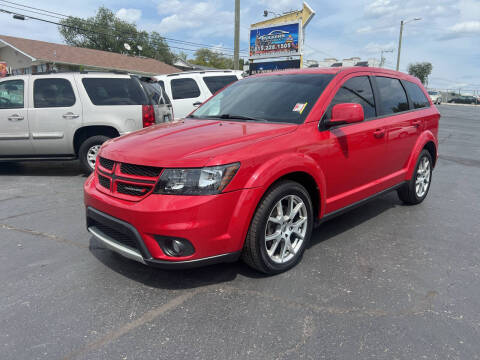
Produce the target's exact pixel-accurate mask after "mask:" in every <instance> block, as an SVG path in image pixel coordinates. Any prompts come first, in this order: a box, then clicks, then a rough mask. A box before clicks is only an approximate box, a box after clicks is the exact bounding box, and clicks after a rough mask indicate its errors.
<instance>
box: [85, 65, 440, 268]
mask: <svg viewBox="0 0 480 360" xmlns="http://www.w3.org/2000/svg"><path fill="white" fill-rule="evenodd" d="M439 118H440V114H439V112H438V111H437V109H436V107H435V106H433V105H432V103H431V101H430V99H429V97H428V95H427V93H426V91H425V89H424V88H423V86H422V84H421V83H420V82H419V81H418V79H416V78H414V77H411V76H408V75H405V74H402V73H399V72H394V71H388V70H385V69H375V68H362V67H354V68H327V69H305V70H294V71H285V72H278V73H270V74H262V75H258V76H252V77H249V78H247V79H244V80H240V81H238V82H236V83H234V84H232V85H230V86H228V87H227V88H225V89H224V90H223V91H221V92H219V93H217V94H216V95H215V96H213V97H212V98H210V99H209V100H208V101H207V102H205V103H204V104H203V105H202V106H201V107H199V108H198V109H197V110H196V111H194V112H193V113H192V114H191V115H189V116H188V117H187V118H186V119H184V120H182V121H178V122H174V123H166V124H161V125H154V126H152V127H150V128H146V129H143V130H140V131H137V132H135V133H132V134H129V135H126V136H122V137H120V138H116V139H112V140H109V141H108V142H107V143H105V144H104V145H103V146H102V148H101V150H100V153H99V161H97V165H96V170H95V172H94V174H92V175H91V176H90V177H89V178H88V180H87V181H86V183H85V204H86V207H87V227H88V230H89V231H90V233H92V234H93V235H94V237H95V238H97V239H98V240H99V241H100V242H101V243H103V244H104V245H105V246H106V247H108V248H110V249H112V250H113V251H116V252H118V253H120V254H122V255H124V256H126V257H129V258H131V259H134V260H137V261H139V262H142V263H144V264H148V265H156V266H160V267H165V268H167V267H168V268H183V267H191V266H197V265H200V264H208V263H216V262H226V261H235V260H237V259H238V258H239V257H242V258H243V260H244V261H245V262H246V263H247V264H248V265H250V266H252V267H253V268H255V269H257V270H259V271H262V272H265V273H270V274H272V273H278V272H281V271H285V270H287V269H289V268H291V267H292V266H294V265H295V264H296V263H298V261H299V260H300V259H301V257H302V254H303V252H304V250H305V248H306V247H307V246H308V242H309V241H310V238H311V235H312V229H313V227H314V226H315V225H318V224H320V223H321V222H322V221H324V220H327V219H329V218H331V217H333V216H335V215H337V214H339V213H341V212H343V211H345V210H348V209H351V208H352V207H354V206H356V205H359V204H361V203H363V202H364V201H366V200H370V199H372V198H373V197H375V196H377V195H379V194H383V193H385V192H387V191H391V190H396V191H397V192H398V195H399V197H400V199H401V200H402V201H403V202H405V203H407V204H418V203H420V202H422V201H423V200H424V199H425V197H426V196H427V193H428V190H429V187H430V183H431V179H432V169H433V167H434V166H435V162H436V160H437V148H438V141H437V135H438V122H439Z"/></svg>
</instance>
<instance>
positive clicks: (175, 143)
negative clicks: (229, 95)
mask: <svg viewBox="0 0 480 360" xmlns="http://www.w3.org/2000/svg"><path fill="white" fill-rule="evenodd" d="M297 127H298V125H297V124H279V123H259V122H243V121H241V122H240V121H219V120H197V119H184V120H180V121H175V122H172V123H165V124H159V125H154V126H151V127H148V128H145V129H142V130H139V131H136V132H134V133H131V134H128V135H124V136H121V137H119V138H115V139H112V140H110V141H108V142H107V143H105V144H104V146H102V149H101V152H100V156H102V157H105V158H107V159H111V160H115V161H119V162H125V163H130V164H138V165H148V166H160V167H201V166H205V165H207V163H208V162H209V160H211V159H213V158H214V157H215V156H219V155H222V159H223V160H225V155H227V158H228V154H229V153H233V152H235V150H238V149H240V148H242V147H245V146H249V145H251V144H252V143H255V142H259V141H264V140H267V139H271V138H273V137H276V136H280V135H284V134H287V133H290V132H292V131H295V130H296V129H297ZM233 156H234V155H232V157H233ZM240 160H241V159H238V158H232V159H231V162H235V161H240ZM228 162H230V160H227V162H226V163H228ZM208 165H216V164H212V163H211V164H208Z"/></svg>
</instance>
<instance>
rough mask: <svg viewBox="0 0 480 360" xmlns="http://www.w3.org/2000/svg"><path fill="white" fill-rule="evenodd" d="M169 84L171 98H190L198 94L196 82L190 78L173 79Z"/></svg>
mask: <svg viewBox="0 0 480 360" xmlns="http://www.w3.org/2000/svg"><path fill="white" fill-rule="evenodd" d="M171 85H172V97H173V100H178V99H192V98H197V97H199V96H200V89H199V88H198V85H197V82H196V81H195V80H193V79H191V78H184V79H173V80H172V82H171Z"/></svg>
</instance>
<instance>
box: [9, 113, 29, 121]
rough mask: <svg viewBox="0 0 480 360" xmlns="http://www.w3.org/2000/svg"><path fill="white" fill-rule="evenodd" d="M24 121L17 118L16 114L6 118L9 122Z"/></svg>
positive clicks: (21, 117) (19, 117) (21, 118)
mask: <svg viewBox="0 0 480 360" xmlns="http://www.w3.org/2000/svg"><path fill="white" fill-rule="evenodd" d="M23 119H25V118H24V117H23V116H19V115H17V114H13V115H12V116H10V117H8V120H9V121H21V120H23Z"/></svg>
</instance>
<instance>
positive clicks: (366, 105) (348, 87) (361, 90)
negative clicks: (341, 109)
mask: <svg viewBox="0 0 480 360" xmlns="http://www.w3.org/2000/svg"><path fill="white" fill-rule="evenodd" d="M342 103H356V104H360V105H362V107H363V113H364V114H365V119H371V118H374V117H375V116H376V111H375V99H374V97H373V91H372V85H371V84H370V80H369V78H368V76H358V77H354V78H351V79H348V80H347V81H346V82H345V83H344V84H343V85H342V87H341V88H340V89H339V90H338V92H337V94H336V95H335V97H334V98H333V100H332V102H331V103H330V106H329V109H328V111H327V113H326V116H325V118H326V119H330V116H331V112H332V107H333V106H334V105H336V104H342Z"/></svg>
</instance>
